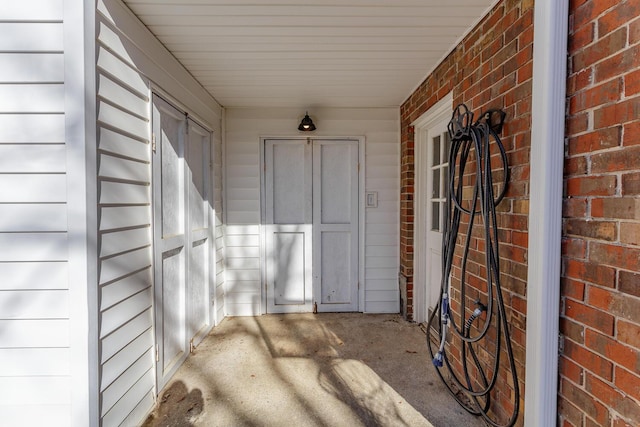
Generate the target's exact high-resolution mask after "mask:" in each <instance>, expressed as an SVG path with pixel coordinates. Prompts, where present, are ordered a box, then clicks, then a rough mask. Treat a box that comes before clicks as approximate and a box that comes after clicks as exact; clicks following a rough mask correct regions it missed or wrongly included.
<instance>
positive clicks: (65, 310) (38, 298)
mask: <svg viewBox="0 0 640 427" xmlns="http://www.w3.org/2000/svg"><path fill="white" fill-rule="evenodd" d="M68 316H69V293H68V292H67V290H55V291H50V290H24V291H17V290H12V291H0V319H5V320H6V319H38V318H40V319H66V318H67V317H68Z"/></svg>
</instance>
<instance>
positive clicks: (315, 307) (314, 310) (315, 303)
mask: <svg viewBox="0 0 640 427" xmlns="http://www.w3.org/2000/svg"><path fill="white" fill-rule="evenodd" d="M313 314H318V303H317V302H314V303H313Z"/></svg>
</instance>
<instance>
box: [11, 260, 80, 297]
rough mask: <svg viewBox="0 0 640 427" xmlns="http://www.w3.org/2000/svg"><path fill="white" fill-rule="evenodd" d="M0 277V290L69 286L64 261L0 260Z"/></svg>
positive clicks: (65, 287)
mask: <svg viewBox="0 0 640 427" xmlns="http://www.w3.org/2000/svg"><path fill="white" fill-rule="evenodd" d="M0 277H2V280H0V290H26V289H67V288H68V286H69V282H68V277H69V272H68V268H67V263H66V262H64V261H62V262H49V261H47V262H7V261H3V262H0ZM43 278H46V280H43Z"/></svg>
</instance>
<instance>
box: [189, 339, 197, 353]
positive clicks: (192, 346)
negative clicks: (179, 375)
mask: <svg viewBox="0 0 640 427" xmlns="http://www.w3.org/2000/svg"><path fill="white" fill-rule="evenodd" d="M195 349H196V346H195V345H193V338H191V339H190V340H189V353H193V350H195Z"/></svg>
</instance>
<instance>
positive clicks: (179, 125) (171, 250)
mask: <svg viewBox="0 0 640 427" xmlns="http://www.w3.org/2000/svg"><path fill="white" fill-rule="evenodd" d="M152 106H153V116H152V151H153V157H152V174H153V175H152V179H153V189H152V191H153V201H154V203H153V220H154V227H153V230H154V231H153V233H154V238H153V244H154V250H153V256H154V259H153V263H154V306H155V333H156V337H155V339H156V378H157V389H158V390H161V389H162V388H163V387H164V386H165V384H166V383H167V382H168V380H169V379H170V378H171V376H172V375H173V374H174V373H175V371H176V370H177V368H178V367H179V366H180V365H181V364H182V362H183V361H184V359H185V358H186V357H187V355H188V354H189V352H190V351H191V350H192V349H193V347H194V346H195V345H197V344H198V343H199V342H200V340H202V339H203V338H204V336H205V335H206V333H207V332H208V331H209V329H210V327H211V321H210V319H211V313H210V311H211V307H210V304H209V301H210V300H211V298H210V288H209V284H210V282H211V278H212V277H215V274H214V273H213V267H212V260H211V257H212V256H213V255H212V253H213V250H212V234H211V230H212V228H213V227H212V216H211V214H210V208H209V206H210V200H211V174H210V169H211V160H210V156H211V133H210V132H209V131H207V130H206V129H205V128H203V127H202V126H200V125H199V124H197V123H196V122H194V121H193V120H191V119H190V118H188V117H187V115H186V114H185V113H184V112H182V111H180V110H179V109H177V108H176V107H174V106H173V105H171V104H170V103H169V102H167V101H165V100H164V99H162V98H161V97H159V96H157V95H155V94H154V95H153V101H152Z"/></svg>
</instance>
